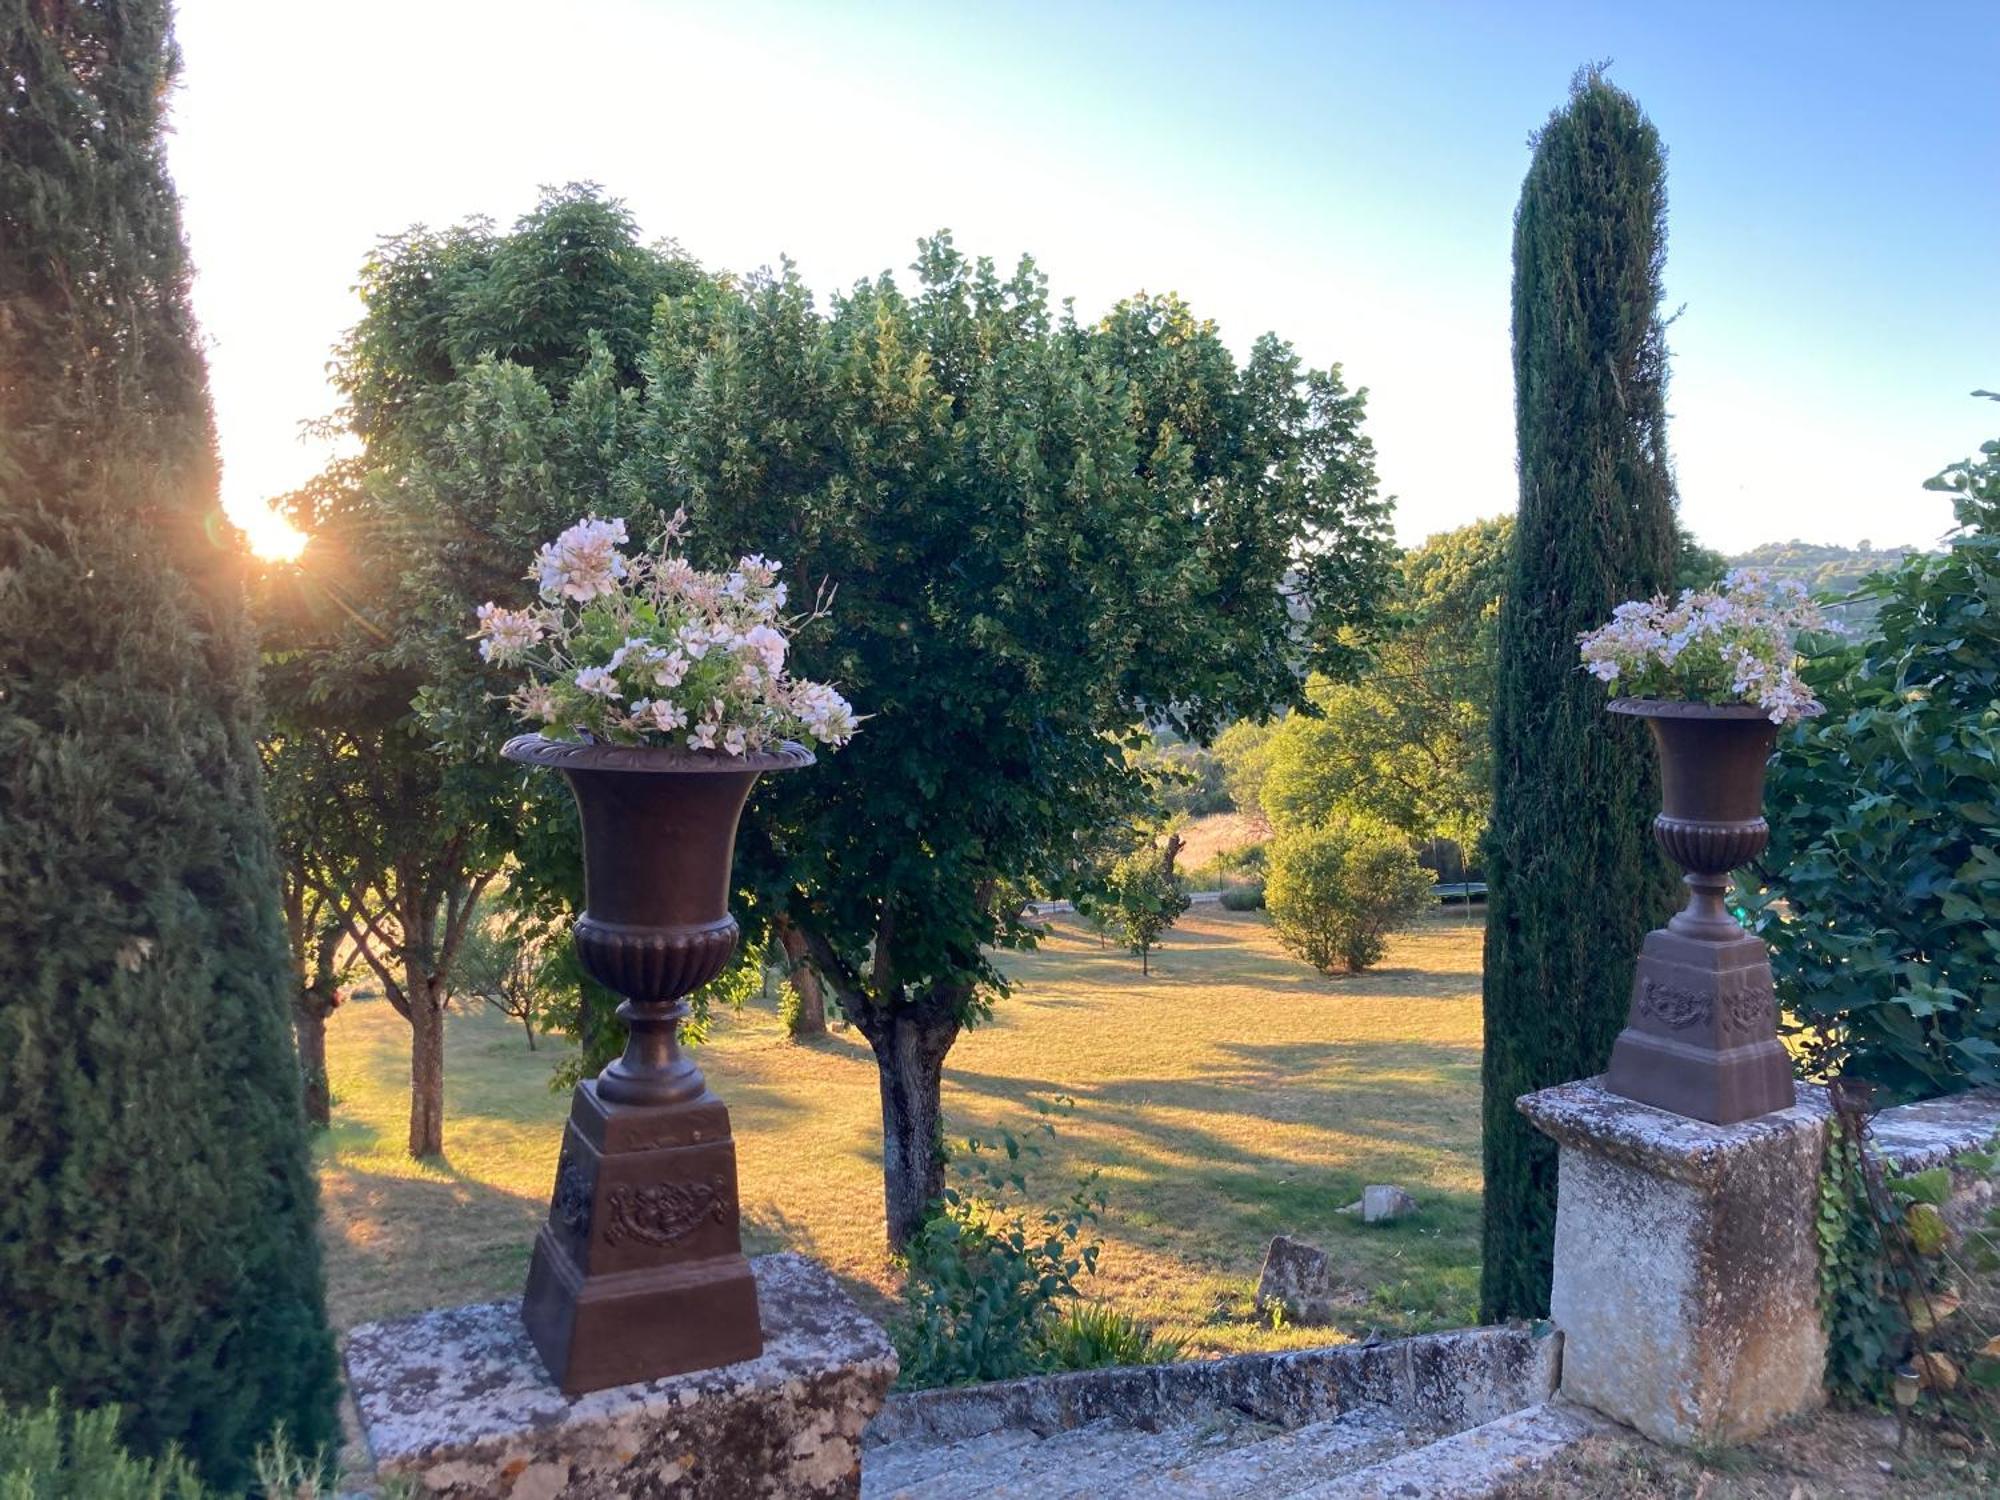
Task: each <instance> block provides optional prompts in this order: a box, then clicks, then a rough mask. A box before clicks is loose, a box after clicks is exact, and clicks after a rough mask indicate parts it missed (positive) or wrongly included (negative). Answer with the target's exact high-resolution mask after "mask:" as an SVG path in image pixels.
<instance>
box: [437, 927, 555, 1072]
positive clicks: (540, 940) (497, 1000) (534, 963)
mask: <svg viewBox="0 0 2000 1500" xmlns="http://www.w3.org/2000/svg"><path fill="white" fill-rule="evenodd" d="M549 949H550V938H549V935H546V934H543V933H540V932H536V931H533V930H532V929H526V930H524V927H523V924H521V923H519V922H510V921H508V920H507V919H506V918H504V917H501V916H498V915H495V914H491V913H486V912H482V913H481V914H480V916H479V917H478V918H475V919H474V921H473V924H472V928H471V930H470V931H469V932H467V933H466V935H465V946H464V947H463V948H462V949H461V950H460V951H459V955H458V964H457V969H456V974H455V976H454V980H455V985H456V988H457V990H458V992H459V993H460V994H463V995H468V996H471V997H473V998H474V999H477V1000H479V1001H482V1002H483V1003H485V1004H487V1005H490V1006H492V1007H493V1009H495V1010H497V1011H499V1012H500V1014H501V1015H503V1016H507V1017H509V1018H510V1019H512V1020H516V1021H519V1022H520V1023H521V1030H522V1031H524V1032H526V1033H527V1037H528V1050H529V1051H530V1052H532V1051H534V1050H535V1023H536V1022H537V1021H538V1020H539V1019H540V1018H541V1015H542V1012H543V1010H544V1008H545V1002H546V994H547V990H548V988H549V970H550V959H551V956H552V955H551V954H550V951H549Z"/></svg>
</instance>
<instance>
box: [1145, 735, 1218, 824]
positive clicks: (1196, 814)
mask: <svg viewBox="0 0 2000 1500" xmlns="http://www.w3.org/2000/svg"><path fill="white" fill-rule="evenodd" d="M1125 759H1126V763H1127V764H1128V765H1130V766H1131V767H1132V768H1133V769H1134V770H1136V771H1138V772H1139V773H1140V774H1141V775H1142V776H1145V777H1146V778H1147V779H1148V780H1149V781H1150V782H1151V783H1152V785H1153V787H1154V796H1155V800H1156V802H1157V803H1158V806H1159V809H1160V811H1161V812H1162V813H1164V814H1165V815H1167V816H1169V817H1180V818H1201V817H1206V816H1207V815H1208V814H1210V813H1219V812H1229V811H1231V810H1232V809H1233V808H1234V807H1235V805H1236V804H1235V802H1234V801H1233V800H1231V798H1230V795H1229V788H1228V786H1227V785H1226V783H1225V777H1224V772H1223V766H1222V762H1221V760H1220V759H1218V758H1217V756H1216V755H1215V753H1214V752H1213V751H1211V750H1207V749H1204V748H1203V747H1202V746H1200V745H1195V744H1190V743H1189V742H1188V741H1186V740H1183V739H1179V738H1176V737H1175V736H1174V735H1173V734H1172V733H1171V732H1170V731H1166V730H1152V731H1148V732H1147V735H1146V739H1145V742H1144V743H1143V744H1142V745H1139V746H1136V747H1133V748H1131V749H1128V750H1127V751H1126V752H1125Z"/></svg>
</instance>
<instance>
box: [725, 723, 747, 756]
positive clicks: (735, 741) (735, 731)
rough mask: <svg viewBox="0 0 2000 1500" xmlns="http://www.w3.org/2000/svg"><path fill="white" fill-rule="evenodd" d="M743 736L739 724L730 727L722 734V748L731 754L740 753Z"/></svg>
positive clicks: (741, 751)
mask: <svg viewBox="0 0 2000 1500" xmlns="http://www.w3.org/2000/svg"><path fill="white" fill-rule="evenodd" d="M745 738H746V737H745V735H744V733H743V730H742V728H741V727H740V726H739V727H735V728H731V729H730V730H729V731H728V732H727V733H725V734H724V735H723V736H722V748H723V749H724V750H725V751H727V752H728V753H729V754H731V755H741V754H742V753H743V744H744V740H745Z"/></svg>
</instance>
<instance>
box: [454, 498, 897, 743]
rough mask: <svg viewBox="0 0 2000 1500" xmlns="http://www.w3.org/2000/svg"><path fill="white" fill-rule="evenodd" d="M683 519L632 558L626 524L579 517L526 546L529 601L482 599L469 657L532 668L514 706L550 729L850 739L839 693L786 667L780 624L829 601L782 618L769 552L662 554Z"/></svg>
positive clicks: (662, 737)
mask: <svg viewBox="0 0 2000 1500" xmlns="http://www.w3.org/2000/svg"><path fill="white" fill-rule="evenodd" d="M684 527H685V519H684V517H682V516H680V515H676V516H675V517H674V518H673V521H672V522H671V523H670V524H669V525H668V527H667V532H666V535H665V536H664V537H662V538H661V540H660V543H659V545H658V547H657V548H655V549H654V551H653V552H651V553H641V554H638V555H636V556H630V557H628V556H626V554H625V553H624V552H623V551H621V550H620V548H621V547H623V546H624V545H625V543H626V541H627V537H626V534H625V523H624V522H623V521H602V520H599V519H597V518H596V517H594V516H593V517H590V518H588V519H586V520H582V521H579V522H577V523H576V525H574V526H572V527H570V528H569V530H567V531H565V532H564V533H563V534H562V535H561V536H559V537H557V538H556V539H555V540H554V541H553V542H550V543H549V544H548V545H547V546H545V547H543V548H542V549H541V550H540V551H539V552H538V553H536V555H535V565H534V567H533V568H532V569H531V570H530V571H529V573H528V577H529V578H530V579H531V580H532V581H533V582H534V583H535V585H536V586H537V588H538V589H539V590H540V593H541V599H542V602H541V603H540V604H539V605H536V606H532V607H530V608H528V609H505V608H503V607H501V606H500V605H497V604H482V605H481V606H480V607H479V630H478V633H477V635H476V636H475V637H474V638H475V639H476V640H478V642H479V654H480V655H481V656H482V657H484V658H485V659H486V660H487V661H490V662H493V663H495V664H496V665H499V666H523V667H526V668H527V669H528V671H529V673H530V678H529V681H528V683H527V684H526V686H524V687H523V688H521V690H520V691H519V692H517V693H515V694H514V695H513V697H512V698H511V699H510V700H509V701H510V702H511V704H512V706H513V708H514V710H515V712H516V713H518V714H520V716H521V717H522V718H524V719H527V720H528V721H529V722H531V723H535V724H541V725H549V726H554V728H553V729H552V732H563V731H568V732H574V733H581V734H584V735H587V736H589V737H590V738H592V739H597V740H602V741H605V742H607V743H611V744H626V745H631V744H638V745H684V746H686V747H687V748H688V749H691V750H712V751H715V752H717V753H718V754H721V755H742V754H744V753H745V752H747V751H754V750H761V749H764V748H765V747H767V746H770V745H774V744H776V743H778V742H779V741H782V740H786V739H803V738H807V737H810V738H812V739H815V740H818V741H819V742H820V743H821V744H823V745H834V746H838V745H844V744H846V743H847V741H848V740H849V739H851V738H852V737H853V735H854V732H855V729H856V727H857V726H858V724H859V722H860V721H859V720H858V719H857V718H856V717H855V713H854V710H853V708H852V707H850V706H849V704H848V702H847V700H846V699H845V698H843V697H841V696H840V694H839V693H837V692H836V691H834V689H832V688H831V687H829V686H827V685H826V684H825V683H822V682H804V681H801V680H799V679H798V678H795V677H791V676H789V675H787V673H786V671H785V657H786V654H787V653H788V651H789V650H790V647H791V638H790V631H791V630H792V629H795V628H796V627H797V626H798V625H800V624H802V623H804V622H805V621H806V620H814V619H818V618H820V617H821V616H822V615H823V614H824V612H825V611H824V610H823V609H821V608H817V607H816V608H815V609H814V611H813V613H811V614H809V615H806V616H804V617H802V618H798V619H787V617H786V616H785V615H784V613H783V611H784V608H785V600H786V597H787V594H786V588H785V585H784V584H783V583H781V582H779V581H778V574H779V572H780V567H779V564H777V563H774V562H771V561H769V560H768V559H766V558H763V557H756V556H753V557H746V558H744V559H742V560H741V561H740V562H738V563H737V565H736V566H735V567H734V568H732V569H731V570H730V571H729V572H727V573H705V572H702V571H701V570H700V569H698V568H696V567H694V566H693V565H692V564H690V563H689V562H688V560H687V559H686V558H685V557H682V556H678V555H670V554H669V549H670V548H671V547H672V546H673V545H674V544H675V543H677V542H678V541H679V540H680V539H681V534H682V531H683V530H684Z"/></svg>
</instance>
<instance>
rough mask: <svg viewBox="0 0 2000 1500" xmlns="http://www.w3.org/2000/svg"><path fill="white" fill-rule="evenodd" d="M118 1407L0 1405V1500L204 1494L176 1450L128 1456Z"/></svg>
mask: <svg viewBox="0 0 2000 1500" xmlns="http://www.w3.org/2000/svg"><path fill="white" fill-rule="evenodd" d="M119 1419H120V1413H119V1410H118V1408H117V1407H116V1406H101V1407H98V1408H97V1409H96V1410H94V1411H81V1412H77V1413H75V1414H74V1415H71V1414H68V1413H66V1412H65V1411H64V1410H63V1408H62V1404H61V1403H60V1402H59V1401H58V1400H56V1398H55V1397H53V1396H51V1397H50V1398H49V1401H48V1404H47V1405H46V1406H43V1407H41V1408H39V1409H25V1410H15V1409H13V1408H11V1407H6V1406H0V1500H207V1497H208V1496H209V1495H210V1494H211V1491H210V1490H208V1489H207V1488H206V1487H205V1486H204V1485H203V1484H202V1482H201V1480H200V1479H199V1478H198V1477H197V1476H196V1474H195V1471H194V1469H193V1468H192V1466H190V1465H189V1464H188V1463H187V1461H186V1460H185V1459H183V1458H182V1457H181V1456H180V1454H179V1452H178V1451H176V1450H174V1449H171V1448H170V1449H169V1450H168V1451H167V1452H166V1453H164V1454H163V1455H162V1456H161V1457H159V1458H157V1459H144V1458H134V1457H133V1456H132V1455H130V1454H129V1453H127V1452H126V1451H125V1446H124V1444H123V1443H122V1442H121V1441H120V1440H119V1436H118V1429H119Z"/></svg>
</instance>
